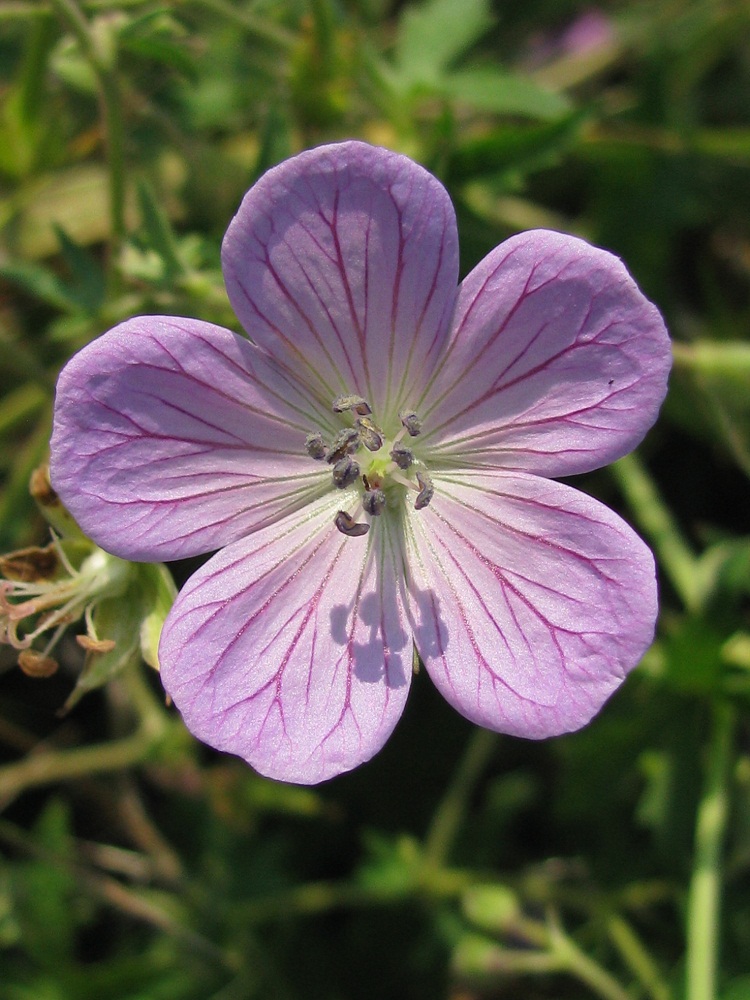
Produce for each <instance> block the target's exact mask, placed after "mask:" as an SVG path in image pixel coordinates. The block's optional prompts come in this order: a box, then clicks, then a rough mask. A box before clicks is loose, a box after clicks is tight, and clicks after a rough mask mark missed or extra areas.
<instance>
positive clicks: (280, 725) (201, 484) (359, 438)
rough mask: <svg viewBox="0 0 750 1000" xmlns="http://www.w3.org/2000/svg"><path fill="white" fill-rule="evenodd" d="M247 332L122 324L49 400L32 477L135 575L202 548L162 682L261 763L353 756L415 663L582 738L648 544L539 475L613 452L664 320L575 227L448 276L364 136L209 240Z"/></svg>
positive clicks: (321, 152)
mask: <svg viewBox="0 0 750 1000" xmlns="http://www.w3.org/2000/svg"><path fill="white" fill-rule="evenodd" d="M222 260H223V269H224V277H225V281H226V286H227V291H228V294H229V299H230V301H231V303H232V306H233V307H234V309H235V312H236V313H237V316H238V318H239V320H240V322H241V324H242V326H243V327H244V328H245V330H246V331H247V333H248V335H249V337H250V338H251V339H250V340H248V339H246V338H243V337H241V336H238V335H237V334H234V333H231V332H230V331H228V330H225V329H222V328H220V327H217V326H213V325H211V324H210V323H207V322H203V321H198V320H194V319H182V318H176V317H155V316H151V317H143V316H141V317H137V318H135V319H131V320H128V321H127V322H124V323H122V324H121V325H119V326H117V327H115V328H114V329H113V330H110V331H109V332H108V333H106V334H104V336H102V337H101V338H99V339H98V340H96V341H94V342H93V343H92V344H90V345H88V346H87V347H85V348H84V349H83V350H82V351H81V352H80V353H79V354H78V355H76V356H75V357H74V358H73V359H72V360H71V361H70V362H69V364H68V365H67V367H66V368H65V369H64V371H63V372H62V374H61V376H60V380H59V383H58V390H57V401H56V410H55V423H54V433H53V438H52V481H53V484H54V486H55V488H56V489H57V490H58V492H59V493H60V495H61V497H62V498H63V500H64V502H65V503H66V505H67V506H68V507H69V509H70V510H71V512H72V513H73V515H74V516H75V518H76V519H77V520H78V522H79V523H80V525H81V526H82V528H83V529H84V530H85V531H86V532H87V534H90V535H91V537H93V538H94V539H95V540H96V541H97V542H98V543H99V544H100V545H102V546H103V547H104V548H106V549H108V550H109V551H111V552H113V553H115V554H116V555H119V556H121V557H123V558H127V559H137V560H157V559H158V560H162V559H167V560H173V559H178V558H182V557H186V556H193V555H196V554H198V553H205V552H210V551H213V550H216V549H219V550H220V551H218V552H217V553H216V554H214V555H213V556H211V558H210V559H208V561H207V562H206V563H205V564H204V565H203V566H202V568H201V569H199V570H198V571H197V572H196V573H195V574H194V575H193V576H192V578H191V579H190V580H189V581H188V583H187V584H186V586H185V587H184V588H183V590H182V592H181V593H180V595H179V596H178V598H177V601H176V603H175V605H174V607H173V609H172V611H171V613H170V614H169V615H168V617H167V620H166V622H165V625H164V629H163V632H162V637H161V643H160V648H159V656H160V661H161V669H162V678H163V683H164V685H165V687H166V690H167V691H168V692H169V694H170V695H171V697H172V699H173V700H174V702H175V704H176V705H177V707H178V709H179V710H180V712H181V713H182V715H183V718H184V720H185V722H186V724H187V726H188V728H189V729H190V730H191V731H192V732H193V733H194V734H195V735H196V736H198V737H199V738H200V739H202V740H204V741H205V742H207V743H209V744H211V745H212V746H214V747H216V748H218V749H220V750H224V751H228V752H231V753H234V754H237V755H239V756H241V757H243V758H244V759H245V760H246V761H248V762H249V763H250V764H251V765H252V766H253V767H254V768H256V769H257V770H258V771H259V772H261V773H262V774H265V775H268V776H271V777H274V778H277V779H282V780H286V781H294V782H299V783H314V782H318V781H322V780H324V779H326V778H329V777H331V776H333V775H336V774H338V773H340V772H343V771H346V770H349V769H350V768H353V767H355V766H356V765H358V764H360V763H362V762H363V761H365V760H367V759H369V758H370V757H371V756H372V755H373V754H374V753H376V752H377V751H378V750H379V749H380V747H382V745H383V744H384V742H385V741H386V739H387V738H388V736H389V735H390V733H391V731H392V730H393V727H394V725H395V724H396V722H397V720H398V718H399V716H400V715H401V712H402V710H403V708H404V703H405V701H406V696H407V691H408V689H409V683H410V679H411V675H412V655H413V647H416V649H417V651H418V652H419V655H420V657H421V659H422V661H423V662H424V665H425V667H426V670H427V672H428V673H429V674H430V676H431V678H432V680H433V681H434V683H435V684H436V685H437V687H438V688H439V690H440V691H441V692H442V693H443V695H444V696H445V697H446V698H447V699H448V701H449V702H450V703H451V704H452V705H453V706H455V708H457V709H458V711H459V712H461V713H462V714H463V715H464V716H466V717H467V718H468V719H470V720H472V721H473V722H475V723H478V724H479V725H481V726H486V727H489V728H491V729H494V730H497V731H500V732H504V733H511V734H515V735H518V736H524V737H531V738H542V737H547V736H552V735H555V734H559V733H564V732H568V731H572V730H575V729H578V728H579V727H580V726H582V725H584V724H585V723H586V722H588V721H589V720H590V719H591V718H592V716H593V715H594V714H595V713H596V712H597V711H598V710H599V708H600V707H601V705H602V704H603V703H604V701H605V700H606V699H607V698H608V696H609V695H610V694H611V693H612V692H613V691H614V690H615V688H617V686H618V685H619V684H620V683H621V681H622V680H623V679H624V677H625V675H626V674H627V672H628V671H629V670H630V669H631V668H632V667H633V666H634V665H635V664H636V663H637V662H638V660H639V659H640V657H641V655H642V654H643V652H644V650H645V649H646V648H647V647H648V645H649V644H650V642H651V641H652V638H653V630H654V622H655V618H656V611H657V602H656V586H655V574H654V563H653V558H652V556H651V553H650V552H649V550H648V549H647V548H646V546H645V545H644V544H643V542H642V541H641V540H640V539H639V538H638V537H637V536H636V535H635V534H634V532H633V531H632V530H631V529H630V528H629V527H628V526H627V525H626V524H625V523H624V522H623V521H622V520H621V519H620V518H619V517H618V516H616V515H615V514H614V513H612V512H611V511H610V510H608V509H607V508H606V507H604V506H603V505H602V504H600V503H598V502H597V501H595V500H593V499H591V498H590V497H588V496H585V495H584V494H582V493H580V492H578V491H576V490H574V489H572V488H571V487H569V486H567V485H563V484H561V483H558V482H556V481H553V480H551V479H549V478H547V477H549V476H568V475H571V474H573V473H579V472H587V471H589V470H591V469H596V468H598V467H599V466H602V465H604V464H606V463H607V462H610V461H612V460H614V459H616V458H618V457H620V456H622V455H624V454H625V453H626V452H628V451H630V450H631V449H632V448H633V447H635V445H637V444H638V442H639V441H640V440H641V439H642V437H643V435H644V433H645V432H646V430H647V429H648V428H649V427H650V426H651V424H652V423H653V421H654V420H655V418H656V415H657V412H658V409H659V406H660V404H661V402H662V400H663V397H664V394H665V392H666V380H667V374H668V370H669V365H670V350H669V341H668V337H667V334H666V331H665V328H664V325H663V322H662V320H661V317H660V316H659V313H658V311H657V310H656V308H655V307H654V306H653V305H652V304H651V303H650V302H648V301H647V300H646V299H645V298H644V297H643V295H642V294H641V293H640V291H639V290H638V288H637V287H636V285H635V283H634V282H633V280H632V278H631V277H630V276H629V275H628V273H627V271H626V270H625V268H624V266H623V264H622V263H621V262H620V261H619V260H618V259H617V258H615V257H614V256H612V255H611V254H609V253H607V252H605V251H603V250H600V249H596V248H594V247H592V246H589V245H588V244H587V243H585V242H583V241H582V240H580V239H576V238H573V237H571V236H564V235H561V234H559V233H555V232H546V231H536V232H529V233H523V234H521V235H519V236H515V237H512V238H511V239H509V240H507V241H506V242H505V243H503V244H501V245H500V246H499V247H497V248H496V249H495V250H493V251H492V252H491V253H490V254H489V255H488V256H487V257H486V258H485V259H484V260H483V261H482V262H481V263H480V264H479V265H478V266H477V267H476V268H475V269H474V270H473V271H472V272H471V274H469V276H468V277H467V278H466V279H465V280H464V281H463V282H462V284H461V285H460V286H457V280H458V248H457V230H456V222H455V216H454V212H453V207H452V205H451V202H450V199H449V197H448V195H447V192H446V191H445V190H444V188H443V187H442V185H441V184H440V183H439V182H438V181H437V180H436V179H435V178H434V177H433V176H431V175H430V174H429V173H427V171H425V170H424V169H423V168H421V167H420V166H418V165H417V164H415V163H413V162H412V161H411V160H409V159H407V158H406V157H404V156H401V155H397V154H395V153H392V152H389V151H386V150H384V149H378V148H374V147H371V146H369V145H366V144H364V143H360V142H344V143H341V144H335V145H329V146H322V147H319V148H317V149H313V150H310V151H308V152H305V153H302V154H300V155H298V156H295V157H293V158H292V159H290V160H288V161H286V162H285V163H282V164H281V165H279V166H277V167H274V168H273V169H271V170H269V171H268V172H267V173H266V174H265V175H264V176H263V177H262V178H261V179H260V180H259V181H258V183H257V184H255V186H254V187H253V188H252V189H251V190H250V191H249V192H248V193H247V195H246V196H245V198H244V200H243V202H242V205H241V207H240V209H239V211H238V213H237V215H236V217H235V218H234V219H233V221H232V222H231V224H230V226H229V229H228V231H227V233H226V236H225V239H224V243H223V248H222Z"/></svg>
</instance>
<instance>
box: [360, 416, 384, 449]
mask: <svg viewBox="0 0 750 1000" xmlns="http://www.w3.org/2000/svg"><path fill="white" fill-rule="evenodd" d="M357 430H358V431H359V436H360V438H361V439H362V444H363V445H364V446H365V448H367V450H368V451H379V450H380V449H381V448H382V447H383V432H382V431H381V429H380V428H379V427H377V426H376V425H375V424H374V423H373V422H372V420H370V418H369V417H358V418H357Z"/></svg>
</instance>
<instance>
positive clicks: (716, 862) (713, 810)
mask: <svg viewBox="0 0 750 1000" xmlns="http://www.w3.org/2000/svg"><path fill="white" fill-rule="evenodd" d="M734 726H735V713H734V709H733V708H732V707H731V706H730V705H727V704H725V703H717V704H716V705H715V706H714V728H713V734H712V740H711V745H710V746H709V751H708V762H707V767H706V780H705V787H704V791H703V796H702V799H701V801H700V804H699V806H698V815H697V819H696V826H695V848H694V861H693V874H692V878H691V881H690V891H689V895H688V906H687V958H686V968H687V989H686V994H685V995H686V1000H714V998H715V997H716V978H717V967H718V951H719V937H720V935H719V928H720V913H719V910H720V900H721V882H722V874H721V857H722V844H723V840H724V833H725V830H726V821H727V815H728V812H729V776H730V770H731V761H732V748H733V743H734Z"/></svg>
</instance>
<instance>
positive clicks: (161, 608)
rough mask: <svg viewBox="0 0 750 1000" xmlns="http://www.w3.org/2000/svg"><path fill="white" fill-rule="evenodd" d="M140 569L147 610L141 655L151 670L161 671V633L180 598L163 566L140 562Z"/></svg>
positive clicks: (142, 632) (140, 579)
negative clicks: (176, 601) (173, 606)
mask: <svg viewBox="0 0 750 1000" xmlns="http://www.w3.org/2000/svg"><path fill="white" fill-rule="evenodd" d="M137 569H138V578H139V582H140V585H141V587H142V588H143V597H142V600H143V607H144V610H145V614H144V616H143V619H142V620H141V627H140V644H141V655H142V656H143V659H144V660H145V661H146V663H147V664H148V665H149V666H150V667H153V668H154V669H155V670H158V669H159V652H158V651H159V639H160V638H161V630H162V627H163V625H164V619H165V618H166V617H167V615H168V614H169V612H170V610H171V608H172V605H173V604H174V600H175V597H177V587H176V586H175V582H174V579H173V578H172V574H171V573H170V572H169V570H168V569H167V567H166V566H164V565H163V564H162V563H139V564H138V567H137Z"/></svg>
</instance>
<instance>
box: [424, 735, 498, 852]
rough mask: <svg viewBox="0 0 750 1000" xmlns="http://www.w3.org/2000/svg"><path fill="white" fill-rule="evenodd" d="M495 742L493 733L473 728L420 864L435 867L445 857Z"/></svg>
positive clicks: (435, 816)
mask: <svg viewBox="0 0 750 1000" xmlns="http://www.w3.org/2000/svg"><path fill="white" fill-rule="evenodd" d="M496 746H497V733H492V732H490V731H489V730H487V729H475V730H474V732H473V733H472V735H471V738H470V739H469V743H468V746H467V747H466V750H465V751H464V755H463V757H462V759H461V762H460V763H459V765H458V769H457V770H456V773H455V774H454V776H453V780H452V781H451V783H450V785H449V786H448V791H447V792H446V793H445V795H444V796H443V799H442V801H441V802H440V804H439V805H438V807H437V810H436V811H435V815H434V817H433V819H432V823H431V824H430V828H429V830H428V831H427V835H426V837H425V845H424V865H425V869H426V870H428V871H436V870H437V869H439V868H441V867H442V866H443V865H444V864H445V862H446V861H447V860H448V857H449V855H450V852H451V849H452V847H453V842H454V841H455V839H456V836H457V834H458V831H459V829H460V826H461V823H462V822H463V819H464V815H465V813H466V808H467V806H468V803H469V799H470V797H471V794H472V792H473V791H474V786H475V785H476V783H477V781H478V780H479V778H480V777H481V775H482V772H483V771H484V769H485V767H486V766H487V763H488V761H489V759H490V757H491V755H492V753H493V751H494V750H495V747H496Z"/></svg>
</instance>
